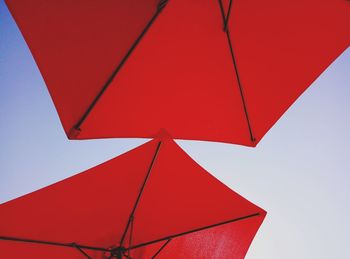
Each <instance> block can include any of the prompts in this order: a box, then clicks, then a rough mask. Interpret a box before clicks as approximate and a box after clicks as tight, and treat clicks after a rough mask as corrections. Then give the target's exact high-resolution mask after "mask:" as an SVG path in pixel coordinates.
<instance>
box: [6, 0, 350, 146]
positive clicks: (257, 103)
mask: <svg viewBox="0 0 350 259" xmlns="http://www.w3.org/2000/svg"><path fill="white" fill-rule="evenodd" d="M6 2H7V5H8V6H9V9H10V11H11V13H12V14H13V16H14V18H15V20H16V22H17V24H18V26H19V28H20V30H21V32H22V33H23V36H24V38H25V40H26V42H27V43H28V46H29V48H30V50H31V52H32V54H33V56H34V58H35V60H36V62H37V64H38V67H39V68H40V71H41V73H42V75H43V77H44V80H45V82H46V84H47V86H48V89H49V91H50V94H51V96H52V98H53V100H54V103H55V106H56V108H57V111H58V113H59V116H60V119H61V121H62V124H63V127H64V129H65V131H66V133H67V135H68V137H69V138H71V139H89V138H108V137H154V136H155V134H156V133H157V132H158V131H159V130H160V129H161V128H165V129H167V130H168V131H169V133H170V134H171V135H172V136H173V137H174V138H177V139H196V140H211V141H220V142H228V143H237V144H242V145H248V146H255V145H256V144H257V143H258V142H259V141H260V140H261V138H262V137H263V136H264V135H265V134H266V132H267V131H268V130H269V129H270V128H271V127H272V126H273V125H274V123H275V122H276V121H277V120H278V119H279V118H280V116H282V114H283V113H284V112H285V111H286V110H287V109H288V107H289V106H290V105H291V104H292V103H293V102H294V101H295V100H296V99H297V98H298V96H300V94H302V92H303V91H304V90H305V89H306V88H307V87H308V86H309V85H310V84H311V83H312V82H313V81H314V80H315V79H316V78H317V77H318V76H319V75H320V73H321V72H322V71H323V70H324V69H325V68H326V67H327V66H328V65H329V64H330V63H331V62H332V61H333V60H334V59H335V58H336V57H338V56H339V55H340V54H341V53H342V52H343V51H344V50H345V49H346V48H347V47H348V46H349V44H350V31H349V24H350V2H349V1H345V0H323V1H318V0H308V1H302V0H296V1H287V0H282V1H281V0H266V1H258V0H250V1H246V0H237V1H231V0H201V1H188V0H169V1H165V0H143V1H140V0H128V1H115V0H106V1H93V0H91V1H90V0H89V1H74V2H72V1H67V0H62V1H49V2H48V1H39V0H34V1H33V0H21V1H19V0H6Z"/></svg>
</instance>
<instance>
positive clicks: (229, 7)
mask: <svg viewBox="0 0 350 259" xmlns="http://www.w3.org/2000/svg"><path fill="white" fill-rule="evenodd" d="M220 2H221V0H220ZM232 2H233V0H230V3H229V5H228V11H227V15H226V18H224V20H225V21H224V22H225V24H224V31H227V24H228V20H229V19H230V14H231V7H232Z"/></svg>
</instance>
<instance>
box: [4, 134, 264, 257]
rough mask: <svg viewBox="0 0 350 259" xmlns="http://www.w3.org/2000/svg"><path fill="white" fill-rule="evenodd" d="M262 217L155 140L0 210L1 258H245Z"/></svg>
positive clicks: (261, 212)
mask: <svg viewBox="0 0 350 259" xmlns="http://www.w3.org/2000/svg"><path fill="white" fill-rule="evenodd" d="M265 214H266V213H265V211H264V210H262V209H261V208H259V207H257V206H255V205H254V204H252V203H251V202H249V201H247V200H246V199H244V198H243V197H241V196H240V195H238V194H237V193H235V192H233V191H232V190H230V189H229V188H228V187H227V186H225V185H224V184H222V183H221V182H219V181H218V180H217V179H215V178H214V177H213V176H211V175H210V174H209V173H207V172H206V171H205V170H204V169H203V168H201V167H200V166H199V165H198V164H197V163H196V162H194V161H193V160H192V159H191V158H190V157H189V156H188V155H187V154H186V153H185V152H184V151H182V150H181V149H180V147H178V146H177V145H176V143H175V142H174V141H173V140H170V139H167V138H160V139H155V140H152V141H150V142H148V143H146V144H144V145H142V146H140V147H137V148H136V149H134V150H131V151H129V152H127V153H125V154H123V155H121V156H118V157H116V158H114V159H112V160H110V161H108V162H105V163H103V164H101V165H98V166H96V167H94V168H91V169H89V170H87V171H86V172H83V173H80V174H77V175H75V176H73V177H70V178H68V179H65V180H63V181H61V182H58V183H55V184H53V185H51V186H48V187H46V188H43V189H41V190H38V191H35V192H33V193H30V194H27V195H25V196H22V197H20V198H17V199H15V200H12V201H9V202H6V203H4V204H1V205H0V258H13V259H16V258H36V259H40V258H53V259H55V258H57V259H58V258H60V259H61V258H67V259H70V258H84V254H83V253H86V254H87V255H88V256H90V257H92V258H107V257H108V256H109V255H110V253H109V252H108V251H110V249H112V248H116V247H119V246H123V247H124V248H125V249H126V250H125V253H126V254H127V249H128V248H130V256H131V257H132V258H134V259H137V258H151V257H152V256H154V255H155V254H156V253H157V252H158V251H159V250H160V248H161V247H163V248H162V250H161V251H160V252H159V254H158V255H157V258H196V259H198V258H220V259H221V258H244V256H245V254H246V252H247V249H248V247H249V245H250V243H251V242H252V239H253V237H254V235H255V233H256V231H257V230H258V228H259V226H260V224H261V223H262V221H263V219H264V217H265ZM131 219H133V220H131ZM130 239H131V241H130ZM169 240H171V241H169ZM38 241H41V242H46V243H45V244H43V243H37V242H38ZM47 242H51V243H49V244H48V243H47ZM73 244H75V246H74V245H73ZM121 244H122V245H121ZM164 245H165V246H164ZM78 248H80V249H81V250H82V251H83V252H81V251H80V250H79V249H78ZM123 258H124V257H123Z"/></svg>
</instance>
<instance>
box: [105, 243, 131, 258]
mask: <svg viewBox="0 0 350 259" xmlns="http://www.w3.org/2000/svg"><path fill="white" fill-rule="evenodd" d="M110 253H111V255H110V257H109V258H111V259H112V258H116V259H123V258H130V259H131V257H129V256H127V254H126V248H125V247H123V246H118V247H115V248H113V249H112V250H111V251H110Z"/></svg>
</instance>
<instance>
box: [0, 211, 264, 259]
mask: <svg viewBox="0 0 350 259" xmlns="http://www.w3.org/2000/svg"><path fill="white" fill-rule="evenodd" d="M260 215H261V214H260V213H254V214H250V215H247V216H244V217H239V218H235V219H231V220H228V221H224V222H220V223H216V224H213V225H209V226H205V227H200V228H196V229H192V230H189V231H185V232H182V233H177V234H174V235H170V236H166V237H163V238H159V239H156V240H152V241H149V242H145V243H141V244H137V245H134V246H131V247H126V248H124V247H121V246H119V247H116V248H103V247H94V246H87V245H82V244H77V243H59V242H51V241H42V240H33V239H25V238H15V237H6V236H0V240H7V241H15V242H26V243H35V244H42V245H52V246H62V247H71V248H76V249H79V251H81V252H83V254H84V255H85V256H88V255H87V254H86V253H85V252H84V251H83V249H84V250H94V251H101V252H108V253H111V256H110V257H109V258H113V257H116V258H117V259H119V258H122V257H118V256H120V255H121V256H126V257H127V258H128V256H127V255H125V252H127V251H129V250H133V249H137V248H140V247H144V246H147V245H151V244H154V243H158V242H161V241H165V240H167V242H166V243H165V244H164V245H163V246H162V247H161V248H160V249H159V250H158V251H157V252H156V254H154V255H153V257H152V258H154V257H156V256H157V255H158V254H159V253H160V252H161V251H162V250H163V249H164V248H165V246H166V245H168V244H169V242H170V241H171V240H172V239H174V238H177V237H180V236H184V235H188V234H191V233H194V232H198V231H201V230H206V229H209V228H213V227H218V226H221V225H225V224H229V223H233V222H237V221H241V220H245V219H248V218H252V217H257V216H260ZM87 258H90V257H87Z"/></svg>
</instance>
